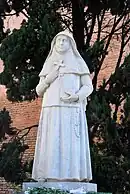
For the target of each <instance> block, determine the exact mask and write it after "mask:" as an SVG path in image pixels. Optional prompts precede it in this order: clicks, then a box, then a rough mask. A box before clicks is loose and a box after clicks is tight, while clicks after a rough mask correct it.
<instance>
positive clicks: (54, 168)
mask: <svg viewBox="0 0 130 194" xmlns="http://www.w3.org/2000/svg"><path fill="white" fill-rule="evenodd" d="M73 76H74V82H73V84H74V83H76V84H75V90H76V93H77V94H78V96H79V101H78V102H76V103H70V104H69V103H68V104H67V103H63V102H61V100H60V97H61V95H62V94H63V85H62V84H61V83H62V82H63V78H64V76H60V75H59V77H58V78H57V79H56V80H55V81H54V82H53V83H52V84H51V86H50V87H49V88H48V89H47V86H46V84H45V83H44V78H42V79H41V80H40V82H39V84H38V86H37V88H36V91H37V93H38V94H39V95H40V96H43V95H44V96H43V103H42V110H41V116H40V121H39V127H38V134H37V140H36V148H35V155H34V163H33V171H32V178H33V179H35V180H38V181H39V180H44V179H48V180H49V179H50V180H52V179H55V180H61V181H62V180H70V181H74V180H77V181H81V180H84V179H87V180H88V181H89V180H91V179H92V171H91V159H90V149H89V139H88V127H87V121H86V114H85V109H84V107H85V106H86V104H85V100H86V97H88V96H89V95H90V94H91V93H92V90H93V87H92V81H91V79H90V76H89V75H82V76H79V75H73ZM71 83H72V82H69V84H71ZM73 84H72V85H73ZM56 86H57V87H56ZM69 87H70V86H69Z"/></svg>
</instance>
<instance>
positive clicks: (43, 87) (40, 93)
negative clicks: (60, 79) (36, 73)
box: [36, 76, 49, 97]
mask: <svg viewBox="0 0 130 194" xmlns="http://www.w3.org/2000/svg"><path fill="white" fill-rule="evenodd" d="M48 87H49V84H48V83H46V79H45V77H44V76H42V77H40V81H39V84H38V85H37V87H36V92H37V95H38V96H40V97H42V96H43V94H44V92H45V91H46V89H47V88H48Z"/></svg>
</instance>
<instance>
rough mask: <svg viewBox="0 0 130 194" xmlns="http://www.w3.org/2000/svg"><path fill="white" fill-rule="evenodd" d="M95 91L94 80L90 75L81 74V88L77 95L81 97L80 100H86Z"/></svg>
mask: <svg viewBox="0 0 130 194" xmlns="http://www.w3.org/2000/svg"><path fill="white" fill-rule="evenodd" d="M92 91H93V85H92V80H91V78H90V75H89V74H87V75H82V76H81V88H80V89H79V91H78V92H77V95H78V97H79V101H80V102H81V101H83V100H85V98H87V97H88V96H89V95H90V94H91V93H92Z"/></svg>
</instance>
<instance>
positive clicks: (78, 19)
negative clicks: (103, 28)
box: [71, 0, 84, 52]
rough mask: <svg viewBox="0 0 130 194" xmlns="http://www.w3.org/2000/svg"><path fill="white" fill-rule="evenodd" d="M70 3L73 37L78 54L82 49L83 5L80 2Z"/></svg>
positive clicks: (74, 0)
mask: <svg viewBox="0 0 130 194" xmlns="http://www.w3.org/2000/svg"><path fill="white" fill-rule="evenodd" d="M71 2H72V21H73V35H74V39H75V41H76V43H77V48H78V50H79V52H81V51H82V50H83V47H84V5H83V3H81V1H80V0H71Z"/></svg>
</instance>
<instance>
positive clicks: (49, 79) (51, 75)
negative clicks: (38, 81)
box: [45, 66, 59, 84]
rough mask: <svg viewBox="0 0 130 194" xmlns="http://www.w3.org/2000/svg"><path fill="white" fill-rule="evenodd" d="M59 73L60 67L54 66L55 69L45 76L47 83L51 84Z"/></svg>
mask: <svg viewBox="0 0 130 194" xmlns="http://www.w3.org/2000/svg"><path fill="white" fill-rule="evenodd" d="M58 74H59V67H57V66H54V69H53V70H52V71H51V72H50V73H49V74H48V75H47V77H46V78H45V82H46V83H47V84H51V83H52V82H53V81H54V80H55V79H56V78H57V77H58Z"/></svg>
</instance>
